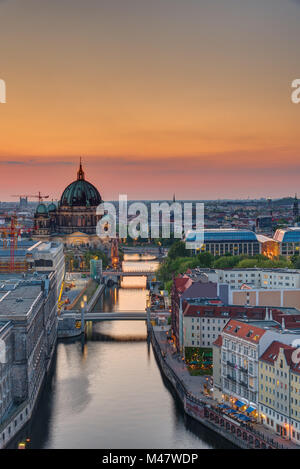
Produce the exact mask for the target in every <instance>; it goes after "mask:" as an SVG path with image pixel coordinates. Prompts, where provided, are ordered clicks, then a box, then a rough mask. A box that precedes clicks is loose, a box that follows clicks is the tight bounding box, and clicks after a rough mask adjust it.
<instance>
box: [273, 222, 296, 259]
mask: <svg viewBox="0 0 300 469" xmlns="http://www.w3.org/2000/svg"><path fill="white" fill-rule="evenodd" d="M274 240H275V241H277V242H278V243H279V246H280V255H281V256H286V257H289V256H293V255H294V254H299V249H300V227H289V228H286V229H279V230H276V232H275V234H274Z"/></svg>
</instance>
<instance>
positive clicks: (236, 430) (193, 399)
mask: <svg viewBox="0 0 300 469" xmlns="http://www.w3.org/2000/svg"><path fill="white" fill-rule="evenodd" d="M149 334H150V339H151V343H152V347H153V350H154V353H155V357H156V359H157V361H158V364H159V367H160V369H161V372H162V373H163V375H164V376H165V377H166V378H167V380H168V381H169V382H170V383H171V385H172V387H173V389H174V390H175V392H176V394H177V396H178V397H179V399H180V401H181V403H182V406H183V409H184V412H185V413H186V414H187V415H189V416H190V417H192V418H194V419H195V420H197V422H200V423H201V424H202V425H204V426H205V427H207V428H209V429H210V430H213V431H214V432H215V433H217V434H218V435H220V436H222V437H223V438H225V439H226V440H228V441H230V442H231V443H232V444H233V445H235V446H236V447H238V448H243V449H279V448H280V449H299V447H297V445H295V444H294V443H292V442H290V441H287V442H284V443H281V442H280V443H279V442H278V440H277V437H276V435H274V434H272V433H271V432H269V431H268V430H266V429H265V428H260V429H259V430H258V429H256V428H254V426H253V425H248V424H243V423H239V422H237V421H235V420H233V419H231V418H230V417H228V416H227V415H226V414H225V413H223V412H222V410H221V409H220V408H219V407H218V405H217V403H216V401H214V400H213V399H212V398H210V397H207V396H205V395H204V394H202V392H201V388H200V385H199V383H200V381H198V382H197V384H196V381H195V379H193V377H190V375H189V373H188V371H187V370H186V369H184V365H183V364H182V362H181V361H180V360H178V358H174V357H173V356H172V354H171V348H170V346H169V344H168V343H167V339H166V332H165V331H164V332H161V331H154V330H153V327H152V326H151V325H150V326H149Z"/></svg>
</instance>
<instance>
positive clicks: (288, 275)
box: [207, 267, 300, 290]
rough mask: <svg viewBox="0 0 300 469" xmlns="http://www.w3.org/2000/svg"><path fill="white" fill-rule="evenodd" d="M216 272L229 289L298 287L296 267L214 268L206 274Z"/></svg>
mask: <svg viewBox="0 0 300 469" xmlns="http://www.w3.org/2000/svg"><path fill="white" fill-rule="evenodd" d="M215 273H216V274H217V278H218V282H220V283H228V284H229V285H230V288H231V289H241V287H242V286H249V287H251V288H252V289H255V288H257V289H261V288H263V289H265V290H274V289H281V288H286V289H294V288H300V270H298V269H277V268H276V269H273V268H270V269H261V268H256V267H255V268H248V269H239V268H234V269H215V270H212V273H211V274H210V273H209V272H208V273H207V275H209V276H210V275H214V274H215Z"/></svg>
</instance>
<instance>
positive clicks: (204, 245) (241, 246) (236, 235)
mask: <svg viewBox="0 0 300 469" xmlns="http://www.w3.org/2000/svg"><path fill="white" fill-rule="evenodd" d="M185 241H186V243H187V247H189V248H190V249H192V250H194V251H207V252H210V253H211V254H213V255H214V256H224V255H225V254H232V255H241V254H245V255H248V256H255V255H256V254H260V253H261V250H262V248H261V245H262V243H261V242H260V240H259V238H258V237H257V235H256V233H254V232H253V231H251V230H237V229H233V228H229V229H228V228H226V229H225V228H223V229H222V228H221V229H206V230H204V238H203V232H199V233H198V232H197V231H192V232H189V233H187V236H186V239H185Z"/></svg>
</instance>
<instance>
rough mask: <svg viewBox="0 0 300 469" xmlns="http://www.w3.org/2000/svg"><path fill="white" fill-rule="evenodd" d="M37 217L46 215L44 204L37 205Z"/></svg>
mask: <svg viewBox="0 0 300 469" xmlns="http://www.w3.org/2000/svg"><path fill="white" fill-rule="evenodd" d="M36 213H37V214H38V215H48V210H47V207H46V205H45V204H39V205H38V206H37V209H36Z"/></svg>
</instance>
